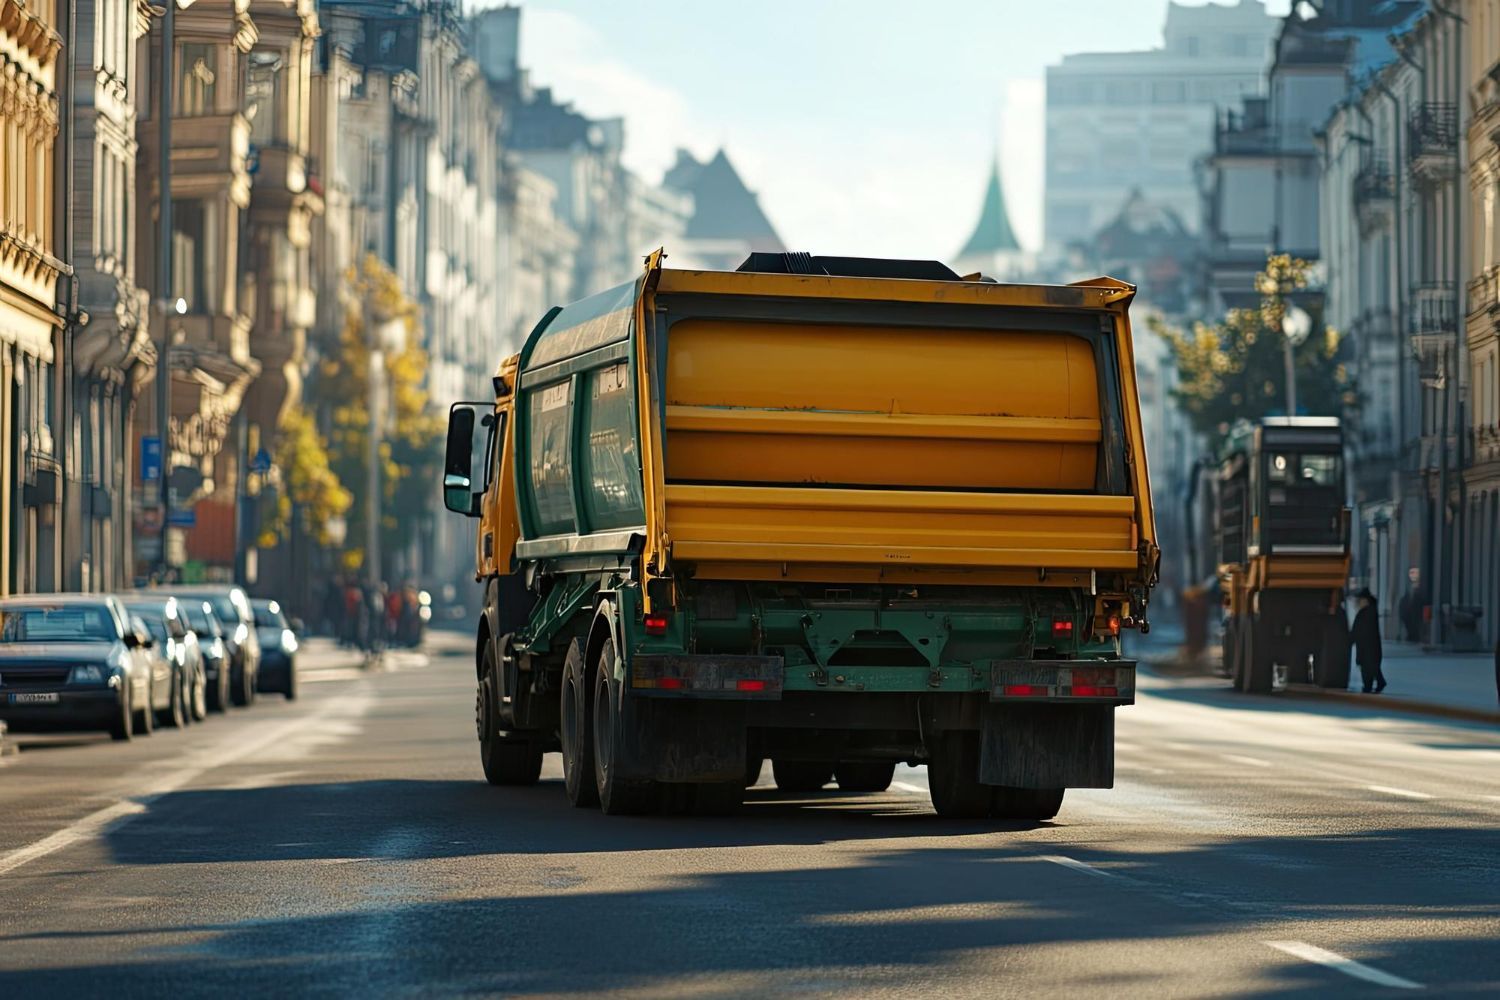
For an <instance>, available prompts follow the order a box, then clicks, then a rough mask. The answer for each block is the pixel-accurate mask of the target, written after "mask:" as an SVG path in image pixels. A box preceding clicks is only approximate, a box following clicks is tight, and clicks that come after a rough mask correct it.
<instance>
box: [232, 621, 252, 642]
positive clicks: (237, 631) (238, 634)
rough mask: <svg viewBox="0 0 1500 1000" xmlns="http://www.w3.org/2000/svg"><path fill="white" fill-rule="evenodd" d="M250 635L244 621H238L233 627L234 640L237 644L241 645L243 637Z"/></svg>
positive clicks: (243, 640)
mask: <svg viewBox="0 0 1500 1000" xmlns="http://www.w3.org/2000/svg"><path fill="white" fill-rule="evenodd" d="M249 635H250V630H249V629H247V628H245V623H244V622H240V623H239V624H238V625H236V626H235V627H234V642H235V645H237V646H243V645H244V644H245V639H246V637H248V636H249Z"/></svg>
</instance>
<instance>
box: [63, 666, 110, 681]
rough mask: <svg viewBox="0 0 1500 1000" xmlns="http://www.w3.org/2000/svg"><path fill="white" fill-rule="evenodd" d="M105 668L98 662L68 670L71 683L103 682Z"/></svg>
mask: <svg viewBox="0 0 1500 1000" xmlns="http://www.w3.org/2000/svg"><path fill="white" fill-rule="evenodd" d="M104 674H105V671H104V668H103V667H101V666H98V665H97V664H93V663H87V664H81V665H79V666H76V667H74V668H73V669H72V670H70V671H68V683H69V684H103V683H104Z"/></svg>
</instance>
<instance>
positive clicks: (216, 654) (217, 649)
mask: <svg viewBox="0 0 1500 1000" xmlns="http://www.w3.org/2000/svg"><path fill="white" fill-rule="evenodd" d="M208 655H209V658H210V659H214V660H222V659H224V637H223V636H218V635H216V636H214V641H213V642H211V643H209V644H208Z"/></svg>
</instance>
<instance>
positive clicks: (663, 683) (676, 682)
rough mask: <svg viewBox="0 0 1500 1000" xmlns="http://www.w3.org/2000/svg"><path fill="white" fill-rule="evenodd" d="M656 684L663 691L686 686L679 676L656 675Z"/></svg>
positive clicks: (676, 689)
mask: <svg viewBox="0 0 1500 1000" xmlns="http://www.w3.org/2000/svg"><path fill="white" fill-rule="evenodd" d="M656 686H657V687H658V688H659V689H661V690H663V691H681V690H682V689H683V688H685V687H687V685H686V684H684V683H683V680H682V678H681V677H658V678H657V679H656Z"/></svg>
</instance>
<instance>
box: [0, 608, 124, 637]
mask: <svg viewBox="0 0 1500 1000" xmlns="http://www.w3.org/2000/svg"><path fill="white" fill-rule="evenodd" d="M118 638H119V634H118V633H117V631H116V628H115V621H114V616H112V615H111V614H110V613H109V608H107V607H105V606H104V605H103V604H59V605H34V606H31V607H23V608H16V607H11V608H0V642H114V641H115V640H116V639H118Z"/></svg>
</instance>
